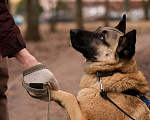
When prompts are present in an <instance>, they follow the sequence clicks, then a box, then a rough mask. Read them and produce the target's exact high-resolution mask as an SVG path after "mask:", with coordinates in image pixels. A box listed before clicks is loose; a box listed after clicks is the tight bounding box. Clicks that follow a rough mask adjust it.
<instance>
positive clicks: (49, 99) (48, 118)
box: [47, 83, 51, 120]
mask: <svg viewBox="0 0 150 120" xmlns="http://www.w3.org/2000/svg"><path fill="white" fill-rule="evenodd" d="M47 84H48V86H49V87H51V84H50V83H47ZM50 103H51V91H50V89H48V108H47V120H51V118H50Z"/></svg>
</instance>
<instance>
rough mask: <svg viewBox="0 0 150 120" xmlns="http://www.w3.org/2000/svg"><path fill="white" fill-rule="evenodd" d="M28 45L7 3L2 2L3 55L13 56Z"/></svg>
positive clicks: (0, 43)
mask: <svg viewBox="0 0 150 120" xmlns="http://www.w3.org/2000/svg"><path fill="white" fill-rule="evenodd" d="M25 47H26V43H25V40H24V39H23V37H22V35H21V33H20V30H19V28H18V26H17V25H16V24H15V22H14V19H13V17H12V15H11V14H10V13H9V11H8V9H7V7H6V5H5V4H3V3H0V53H1V55H2V57H6V56H8V57H12V56H13V54H15V53H17V52H19V51H20V50H21V49H23V48H25Z"/></svg>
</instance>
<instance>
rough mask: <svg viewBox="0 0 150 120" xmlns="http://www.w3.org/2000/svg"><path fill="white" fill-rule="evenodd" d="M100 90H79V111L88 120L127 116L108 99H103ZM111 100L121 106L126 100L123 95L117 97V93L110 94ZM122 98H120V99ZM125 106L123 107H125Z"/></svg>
mask: <svg viewBox="0 0 150 120" xmlns="http://www.w3.org/2000/svg"><path fill="white" fill-rule="evenodd" d="M99 92H100V90H97V89H92V88H85V89H82V90H81V91H79V93H78V97H77V99H78V101H79V105H80V107H81V111H82V112H83V114H84V115H85V116H86V118H87V119H89V120H123V119H126V118H127V117H126V116H125V115H124V114H123V113H122V112H120V111H119V110H118V109H117V108H116V107H115V106H114V105H112V104H111V103H110V102H109V101H107V100H104V99H103V98H102V97H101V96H100V94H99ZM112 96H113V100H114V101H115V102H116V103H118V104H120V105H121V107H123V106H124V105H125V104H126V102H124V101H126V100H125V99H124V96H119V97H117V94H115V93H114V94H113V93H112V95H111V97H112ZM121 98H123V99H122V100H120V99H121ZM125 107H126V106H124V107H123V109H125Z"/></svg>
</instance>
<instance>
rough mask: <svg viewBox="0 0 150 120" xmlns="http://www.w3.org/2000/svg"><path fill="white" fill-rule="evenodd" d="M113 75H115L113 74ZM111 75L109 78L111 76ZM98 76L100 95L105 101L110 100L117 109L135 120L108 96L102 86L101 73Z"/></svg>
mask: <svg viewBox="0 0 150 120" xmlns="http://www.w3.org/2000/svg"><path fill="white" fill-rule="evenodd" d="M111 75H113V74H111ZM111 75H109V76H111ZM97 76H98V78H99V81H100V89H101V91H100V95H101V96H102V97H103V98H104V99H105V100H108V101H109V102H111V103H112V104H113V105H114V106H115V107H117V108H118V109H119V110H120V111H121V112H123V113H124V114H125V115H126V116H128V117H129V118H131V119H132V120H135V119H134V118H133V117H131V116H130V115H129V114H127V113H126V112H125V111H124V110H122V109H121V108H120V107H119V106H118V105H117V104H116V103H114V102H113V101H112V100H111V99H110V98H109V97H108V96H107V93H106V91H105V90H104V88H103V85H102V79H101V76H100V74H99V72H97Z"/></svg>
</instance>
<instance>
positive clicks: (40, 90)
mask: <svg viewBox="0 0 150 120" xmlns="http://www.w3.org/2000/svg"><path fill="white" fill-rule="evenodd" d="M22 86H23V87H24V88H25V89H26V91H27V93H28V94H29V95H30V96H31V97H33V98H35V99H42V98H44V97H47V95H48V102H49V103H48V108H47V118H46V120H51V118H50V102H51V91H50V89H48V87H50V88H51V85H50V83H47V84H43V83H30V84H27V83H25V82H24V81H23V82H22Z"/></svg>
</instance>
